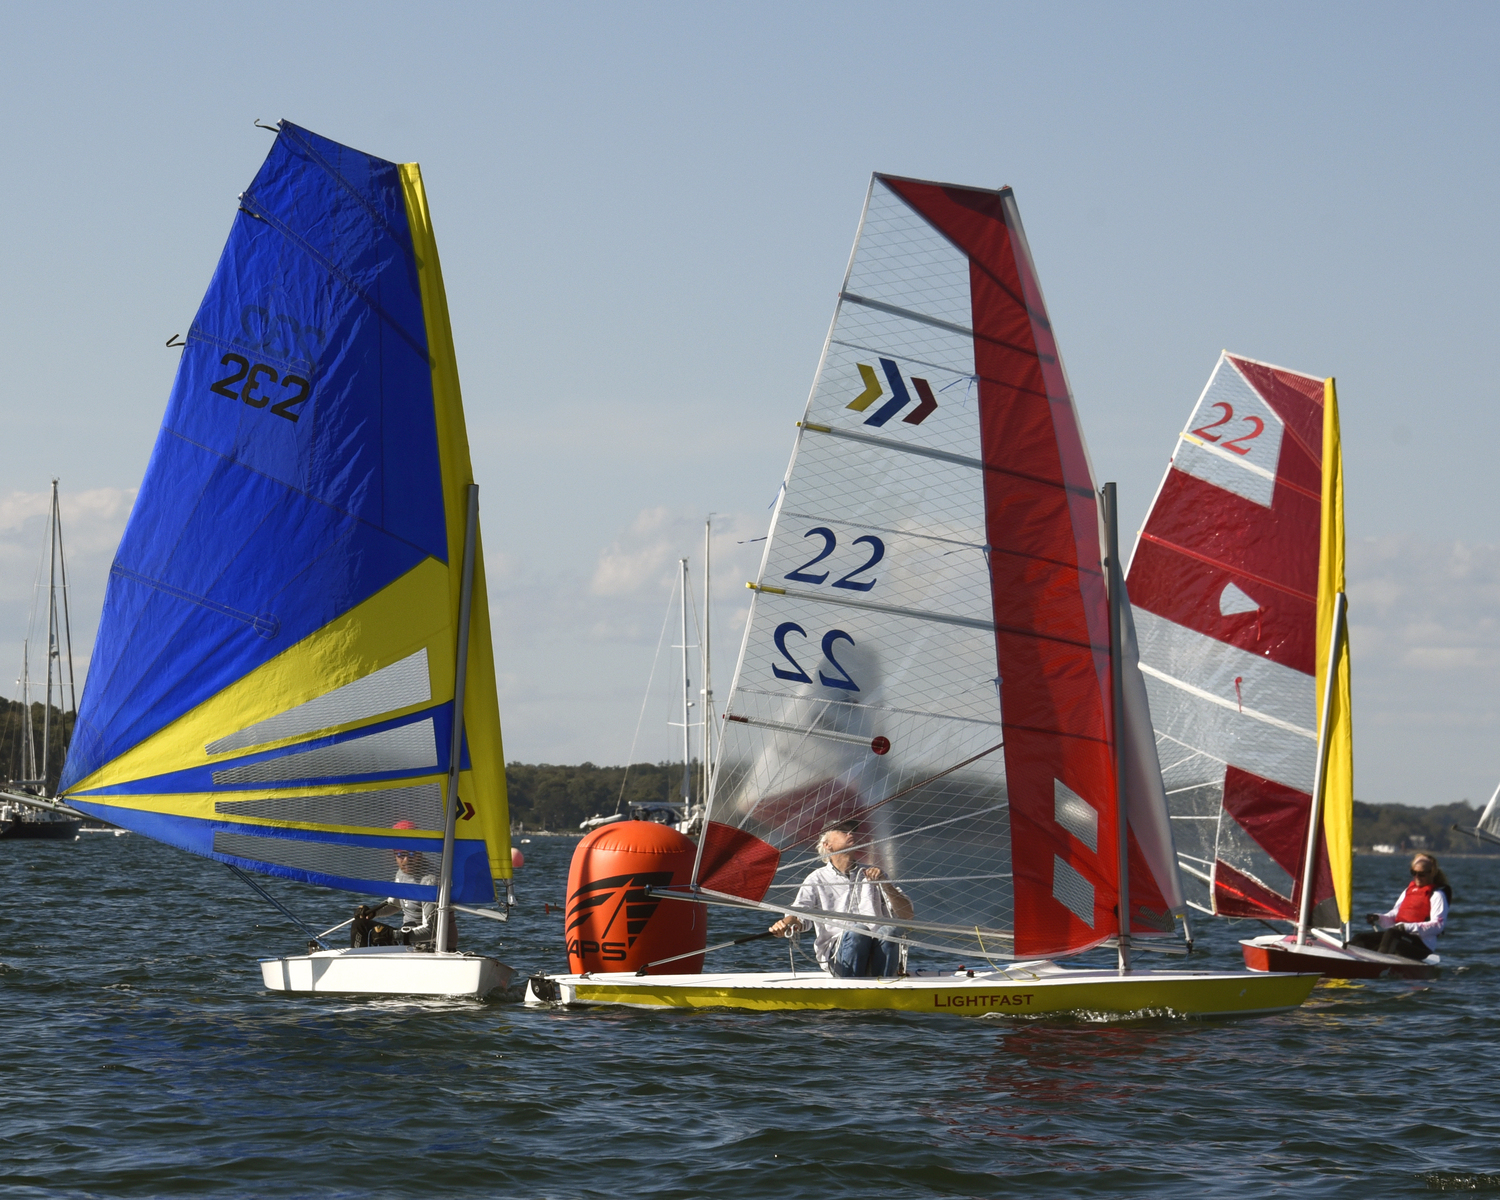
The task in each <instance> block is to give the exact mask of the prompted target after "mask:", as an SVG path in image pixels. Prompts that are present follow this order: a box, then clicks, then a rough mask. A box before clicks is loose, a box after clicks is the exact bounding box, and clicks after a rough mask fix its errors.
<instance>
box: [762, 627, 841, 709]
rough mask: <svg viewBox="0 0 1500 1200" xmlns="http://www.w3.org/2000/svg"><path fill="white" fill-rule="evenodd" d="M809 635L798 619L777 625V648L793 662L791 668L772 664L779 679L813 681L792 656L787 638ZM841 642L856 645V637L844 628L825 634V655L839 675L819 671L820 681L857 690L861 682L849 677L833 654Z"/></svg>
mask: <svg viewBox="0 0 1500 1200" xmlns="http://www.w3.org/2000/svg"><path fill="white" fill-rule="evenodd" d="M793 633H796V634H800V635H801V636H802V637H806V636H807V630H805V629H803V628H802V626H800V625H798V624H797V622H796V621H783V622H782V623H781V624H780V625H778V626H776V633H775V635H774V636H775V638H776V649H777V650H779V651H781V656H782V657H783V658H784V659H786V660H787V662H789V663H791V664H792V667H791V670H787V669H786V668H785V667H783V666H780V665H778V664H776V663H772V664H771V674H773V675H775V676H776V678H777V679H790V680H791V681H792V682H793V683H811V682H812V676H810V675H809V674H808V673H807V672H806V671H804V670H803V669H802V665H801V664H800V663H799V662H798V661H797V660H796V659H795V658H793V657H792V652H791V651H790V650H788V649H787V648H786V639H787V637H788V635H790V634H793ZM840 642H848V643H849V644H850V645H851V646H852V645H854V639H853V638H852V637H850V636H849V635H848V634H847V633H845V632H844V631H843V630H842V629H830V630H829V631H828V632H827V633H825V634H824V635H823V657H824V658H826V659H827V660H828V665H829V666H830V667H832V668H833V669H834V670H835V671H837V672H838V675H837V676H833V677H830V676H829V674H828V672H827V671H819V672H818V682H819V683H821V684H822V685H823V686H824V687H830V688H838V689H839V690H840V691H845V692H857V691H859V684H857V683H855V682H854V680H853V679H851V678H850V677H849V672H848V671H846V670H844V668H843V667H841V666H840V665H839V660H838V659H836V658H835V657H834V656H833V651H834V648H835V647H836V646H837V645H838V644H839V643H840Z"/></svg>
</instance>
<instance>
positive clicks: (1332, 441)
mask: <svg viewBox="0 0 1500 1200" xmlns="http://www.w3.org/2000/svg"><path fill="white" fill-rule="evenodd" d="M1319 533H1320V537H1319V553H1318V646H1319V648H1320V649H1322V648H1326V647H1329V646H1331V645H1332V644H1333V641H1334V638H1335V635H1336V631H1335V628H1334V622H1335V621H1336V620H1339V619H1342V620H1343V621H1344V629H1343V637H1342V638H1341V639H1339V647H1338V659H1337V661H1336V662H1335V664H1334V674H1335V678H1334V681H1333V687H1332V688H1331V689H1327V690H1326V692H1325V688H1326V684H1327V673H1328V654H1327V653H1326V650H1325V652H1324V653H1320V654H1319V656H1318V677H1317V679H1318V691H1317V695H1318V698H1319V709H1320V711H1319V713H1318V718H1319V722H1320V724H1321V723H1322V720H1323V713H1322V711H1321V708H1322V703H1323V697H1324V695H1325V694H1326V695H1327V696H1328V697H1329V699H1330V701H1331V703H1332V706H1333V712H1332V713H1331V714H1330V715H1329V719H1328V721H1327V727H1328V754H1327V767H1326V768H1325V770H1326V774H1325V775H1324V780H1323V833H1324V841H1325V843H1326V846H1327V850H1328V865H1329V869H1330V871H1331V872H1332V875H1333V887H1334V897H1335V899H1336V900H1337V901H1338V906H1339V920H1340V921H1341V922H1347V921H1348V920H1349V917H1350V912H1351V911H1352V904H1353V898H1352V896H1353V880H1354V856H1353V840H1354V731H1353V721H1352V714H1351V711H1350V698H1351V697H1350V678H1349V629H1348V618H1347V616H1342V615H1341V613H1340V612H1339V611H1338V606H1337V597H1338V595H1339V593H1341V592H1344V591H1345V589H1346V584H1345V579H1344V451H1343V441H1342V438H1341V436H1340V431H1339V408H1338V393H1337V389H1336V387H1335V385H1334V381H1333V380H1332V379H1329V380H1327V381H1326V383H1325V384H1324V399H1323V503H1322V513H1321V522H1320V529H1319ZM1343 612H1347V606H1345V607H1344V609H1343Z"/></svg>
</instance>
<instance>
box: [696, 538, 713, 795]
mask: <svg viewBox="0 0 1500 1200" xmlns="http://www.w3.org/2000/svg"><path fill="white" fill-rule="evenodd" d="M713 524H714V519H713V513H709V514H708V519H707V520H706V521H704V522H703V645H702V647H701V648H700V651H699V656H698V657H699V661H700V662H701V664H702V670H703V686H702V687H701V688H700V689H699V694H700V695H701V696H702V697H703V712H702V713H701V714H700V718H699V719H700V721H701V722H702V725H703V735H702V737H701V739H700V740H699V746H700V749H701V750H702V754H703V772H702V786H701V787H699V789H698V799H699V802H700V803H704V804H706V803H708V793H709V783H710V772H711V771H712V770H713V763H714V752H713V744H714V683H713V678H714V677H713V661H712V659H711V657H710V653H711V647H712V645H713V638H712V636H711V635H712V630H711V629H710V624H711V621H712V614H713V601H712V593H711V592H710V590H709V587H710V582H709V540H710V536H711V534H712V533H713Z"/></svg>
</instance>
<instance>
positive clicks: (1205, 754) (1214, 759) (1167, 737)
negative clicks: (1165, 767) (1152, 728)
mask: <svg viewBox="0 0 1500 1200" xmlns="http://www.w3.org/2000/svg"><path fill="white" fill-rule="evenodd" d="M1156 736H1157V737H1158V738H1159V739H1161V740H1163V741H1168V742H1173V743H1175V744H1176V745H1178V746H1181V747H1182V748H1183V749H1184V750H1191V751H1192V752H1193V754H1192V755H1191V756H1190V757H1196V756H1198V755H1202V756H1203V757H1204V758H1206V759H1208V760H1209V762H1216V763H1221V764H1223V765H1224V766H1226V767H1227V766H1228V765H1229V760H1228V759H1227V758H1220V757H1219V756H1218V755H1216V754H1210V753H1209V752H1208V751H1207V750H1199V749H1198V748H1197V747H1196V746H1190V745H1188V744H1187V743H1186V742H1184V741H1183V740H1182V739H1181V738H1174V737H1173V736H1172V735H1171V734H1170V733H1158V734H1157V735H1156ZM1187 761H1189V760H1188V759H1187V758H1185V759H1183V760H1182V762H1187ZM1177 765H1178V766H1181V765H1182V763H1178V764H1177ZM1163 774H1165V772H1163Z"/></svg>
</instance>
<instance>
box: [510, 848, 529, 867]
mask: <svg viewBox="0 0 1500 1200" xmlns="http://www.w3.org/2000/svg"><path fill="white" fill-rule="evenodd" d="M510 865H511V869H512V870H516V869H518V868H520V867H524V866H525V865H526V856H525V855H524V854H522V853H521V852H520V851H519V850H517V849H516V848H515V847H514V846H512V847H511V848H510Z"/></svg>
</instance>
